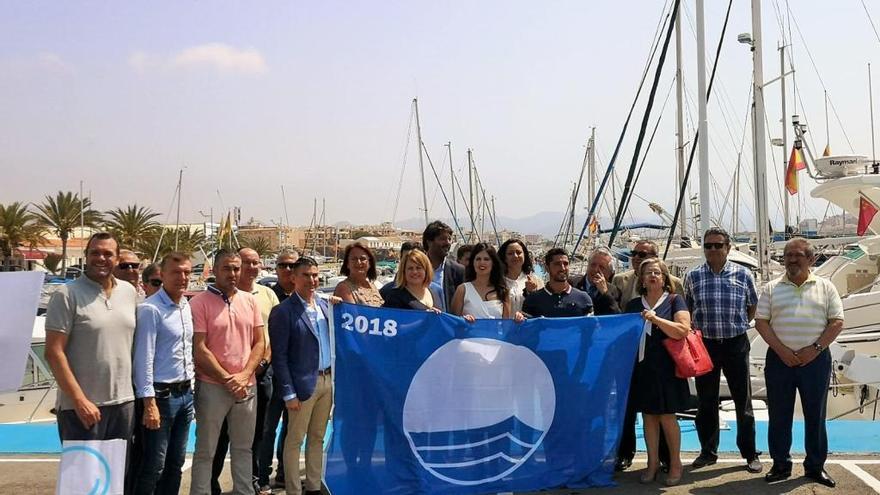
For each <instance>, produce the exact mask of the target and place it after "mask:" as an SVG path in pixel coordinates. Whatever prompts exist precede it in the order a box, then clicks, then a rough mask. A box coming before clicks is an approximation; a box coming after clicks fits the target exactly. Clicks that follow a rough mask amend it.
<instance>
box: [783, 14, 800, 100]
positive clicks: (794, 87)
mask: <svg viewBox="0 0 880 495" xmlns="http://www.w3.org/2000/svg"><path fill="white" fill-rule="evenodd" d="M785 11H786V19H787V20H788V45H789V49H788V60H789V62H790V63H789V67H790V68H791V70H792V73H791V82H792V85H791V91H792V99H793V100H794V113H795V114H797V113H798V97H799V96H800V92H799V91H798V85H797V72H794V43H793V41H794V38H793V37H792V34H791V9H790V8H788V0H785ZM801 106H803V105H801Z"/></svg>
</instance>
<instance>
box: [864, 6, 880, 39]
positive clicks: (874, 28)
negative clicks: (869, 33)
mask: <svg viewBox="0 0 880 495" xmlns="http://www.w3.org/2000/svg"><path fill="white" fill-rule="evenodd" d="M862 8H863V9H865V15H867V16H868V22H870V23H871V29H873V30H874V37H876V38H877V41H878V42H880V34H878V33H877V26H875V25H874V19H872V18H871V13H870V12H868V6H867V5H865V0H862Z"/></svg>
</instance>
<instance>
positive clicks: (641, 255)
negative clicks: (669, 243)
mask: <svg viewBox="0 0 880 495" xmlns="http://www.w3.org/2000/svg"><path fill="white" fill-rule="evenodd" d="M629 254H630V256H632V257H633V258H635V257H636V256H638V257H639V258H647V257H649V256H657V254H656V253H652V252H650V251H636V250H635V249H633V250H632V251H630V253H629Z"/></svg>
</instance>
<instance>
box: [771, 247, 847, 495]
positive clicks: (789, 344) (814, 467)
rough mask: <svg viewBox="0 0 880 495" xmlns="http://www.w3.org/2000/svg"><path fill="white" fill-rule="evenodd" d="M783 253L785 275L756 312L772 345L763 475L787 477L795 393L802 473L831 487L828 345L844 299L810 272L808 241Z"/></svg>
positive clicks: (838, 327) (775, 478)
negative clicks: (800, 418) (767, 464)
mask: <svg viewBox="0 0 880 495" xmlns="http://www.w3.org/2000/svg"><path fill="white" fill-rule="evenodd" d="M784 256H785V275H783V276H781V277H779V278H777V279H775V280H772V281H771V282H770V283H768V284H767V286H766V287H765V288H764V291H763V292H762V294H761V297H760V299H758V311H757V314H756V315H755V328H756V329H757V330H758V333H760V334H761V337H763V338H764V340H765V341H767V345H769V347H770V348H769V349H768V350H767V361H766V365H765V367H764V378H765V380H766V382H767V409H768V413H769V416H770V418H769V419H770V424H769V428H768V432H767V436H768V444H769V447H770V457H772V458H773V468H771V469H770V472H768V473H767V475H766V476H764V479H765V480H766V481H767V482H769V483H772V482H774V481H780V480H784V479H787V478H788V477H790V476H791V453H790V451H791V426H792V419H793V415H794V401H795V392H797V393H799V394H800V397H801V407H802V409H803V413H804V446H805V448H806V452H807V455H806V458H805V459H804V474H805V475H806V476H807V477H808V478H811V479H813V480H814V481H816V482H818V483H821V484H823V485H825V486H828V487H834V486H835V484H836V483H835V482H834V480H833V479H831V477H830V476H828V473H826V472H825V459H826V457H827V456H828V435H827V432H826V431H825V406H826V403H827V400H828V385H829V381H830V379H831V353H830V352H828V346H829V345H831V343H832V342H834V339H836V338H837V335H838V334H839V333H840V331H841V330H842V329H843V303H842V302H841V300H840V296H839V295H838V294H837V289H835V288H834V285H833V284H832V283H831V282H830V281H829V280H827V279H824V278H820V277H816V276H815V275H813V274H812V273H810V267H811V266H812V265H813V262H814V261H815V256H814V253H813V247H812V246H811V245H810V243H809V241H807V240H806V239H803V238H795V239H792V240H790V241H788V243H786V245H785V255H784Z"/></svg>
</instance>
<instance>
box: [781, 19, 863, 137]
mask: <svg viewBox="0 0 880 495" xmlns="http://www.w3.org/2000/svg"><path fill="white" fill-rule="evenodd" d="M786 8H788V6H786ZM789 14H791V9H789ZM794 28H795V30H796V31H797V33H798V38H800V40H801V44H803V45H804V50H806V52H807V57H808V58H809V59H810V64H812V66H813V71H814V72H816V77H817V78H818V79H819V84H821V85H822V89H824V90H825V91H828V88H827V87H826V86H825V81H824V80H823V79H822V75H821V74H819V68H818V66H817V65H816V60H815V59H813V53H812V52H811V51H810V47H809V46H807V41H806V40H805V39H804V35H803V33H801V26H800V24H798V22H797V18H795V19H794ZM828 105H829V106H830V107H831V111H832V112H833V113H834V118H835V120H837V125H838V126H840V131H841V132H842V133H843V137H844V139H846V142H847V144H848V145H849V149H850V151H851V152H852V153H855V148H853V145H852V142H851V141H850V140H849V135H847V133H846V129H845V128H844V127H843V122H842V121H841V120H840V115H839V114H838V113H837V107H835V106H834V102H833V101H831V97H830V96H829V97H828Z"/></svg>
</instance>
